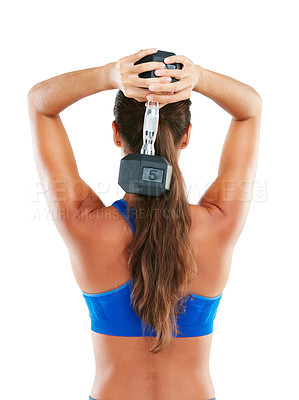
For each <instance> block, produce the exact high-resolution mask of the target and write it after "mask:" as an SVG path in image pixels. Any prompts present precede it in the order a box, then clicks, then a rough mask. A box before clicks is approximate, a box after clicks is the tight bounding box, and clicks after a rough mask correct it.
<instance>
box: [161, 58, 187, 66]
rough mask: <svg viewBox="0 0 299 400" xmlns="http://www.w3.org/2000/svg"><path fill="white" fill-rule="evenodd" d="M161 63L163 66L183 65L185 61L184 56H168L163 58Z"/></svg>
mask: <svg viewBox="0 0 299 400" xmlns="http://www.w3.org/2000/svg"><path fill="white" fill-rule="evenodd" d="M163 61H164V63H165V64H174V63H181V64H183V65H185V64H186V61H187V59H186V57H185V56H170V57H166V58H164V60H163Z"/></svg>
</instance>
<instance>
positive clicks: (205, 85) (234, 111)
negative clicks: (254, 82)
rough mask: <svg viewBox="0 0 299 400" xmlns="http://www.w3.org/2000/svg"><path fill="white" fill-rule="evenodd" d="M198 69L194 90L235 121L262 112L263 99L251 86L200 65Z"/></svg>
mask: <svg viewBox="0 0 299 400" xmlns="http://www.w3.org/2000/svg"><path fill="white" fill-rule="evenodd" d="M196 68H197V70H198V77H199V78H198V81H197V84H196V85H195V86H194V88H193V90H194V91H196V92H198V93H201V94H203V95H204V96H207V97H209V98H210V99H212V100H213V101H214V102H215V103H217V104H218V105H219V106H220V107H222V108H223V109H224V110H225V111H227V112H228V113H229V114H230V115H231V116H232V117H233V118H234V119H236V120H244V119H248V118H251V117H253V116H255V115H256V114H257V113H258V112H259V111H260V108H261V98H260V96H259V94H258V93H257V91H256V90H255V89H253V88H252V87H251V86H248V85H246V84H245V83H242V82H240V81H237V80H236V79H233V78H230V77H229V76H226V75H221V74H218V73H217V72H213V71H209V70H207V69H204V68H202V67H200V66H198V65H197V66H196Z"/></svg>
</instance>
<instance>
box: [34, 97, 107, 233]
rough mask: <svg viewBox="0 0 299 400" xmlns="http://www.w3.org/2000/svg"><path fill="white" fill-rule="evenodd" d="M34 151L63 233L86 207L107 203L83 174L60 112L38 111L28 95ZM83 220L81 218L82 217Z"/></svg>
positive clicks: (54, 216) (48, 199)
mask: <svg viewBox="0 0 299 400" xmlns="http://www.w3.org/2000/svg"><path fill="white" fill-rule="evenodd" d="M28 111H29V115H30V123H31V130H32V142H33V151H34V157H35V162H36V167H37V171H38V175H39V178H40V182H41V184H42V186H43V190H44V193H45V197H46V200H47V204H48V207H49V211H50V213H51V215H52V217H53V219H54V222H55V224H56V226H57V228H58V230H59V231H60V233H61V234H62V236H63V237H64V239H67V235H69V234H70V232H71V229H70V228H73V227H74V226H75V224H77V223H78V220H80V219H79V218H78V217H79V216H80V214H81V213H82V212H83V211H87V214H88V212H89V211H91V210H92V209H95V208H100V207H104V204H103V202H102V201H101V200H100V198H99V197H98V196H97V194H96V193H95V192H94V191H93V190H92V189H91V188H90V187H89V186H88V185H87V184H86V183H85V182H84V181H83V180H82V179H81V178H80V176H79V172H78V169H77V164H76V160H75V157H74V154H73V151H72V147H71V144H70V141H69V138H68V136H67V133H66V131H65V128H64V126H63V123H62V121H61V118H60V116H59V115H57V116H47V115H44V114H42V113H39V112H37V111H36V109H35V108H34V104H33V103H31V100H30V95H28ZM81 220H82V219H81Z"/></svg>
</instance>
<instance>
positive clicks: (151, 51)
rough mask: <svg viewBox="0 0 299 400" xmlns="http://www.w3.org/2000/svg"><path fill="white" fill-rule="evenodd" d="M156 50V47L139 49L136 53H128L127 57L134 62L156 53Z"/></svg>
mask: <svg viewBox="0 0 299 400" xmlns="http://www.w3.org/2000/svg"><path fill="white" fill-rule="evenodd" d="M157 51H158V49H156V48H150V49H145V50H140V51H138V52H137V53H134V54H132V55H130V56H129V57H128V59H129V60H130V61H132V62H133V63H134V62H135V61H137V60H140V59H141V58H143V57H145V56H147V55H149V54H154V53H157Z"/></svg>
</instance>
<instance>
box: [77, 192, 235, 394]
mask: <svg viewBox="0 0 299 400" xmlns="http://www.w3.org/2000/svg"><path fill="white" fill-rule="evenodd" d="M128 198H129V195H126V196H125V199H128ZM127 201H128V203H129V204H130V200H127ZM190 213H191V221H192V225H191V232H190V235H191V242H192V246H193V249H194V255H195V258H196V261H197V274H196V275H195V278H194V279H193V281H192V282H191V284H190V288H189V290H190V292H191V293H195V294H198V295H202V296H207V297H214V296H218V295H219V294H220V293H222V291H223V289H224V287H225V285H226V282H227V279H228V275H229V270H230V264H231V251H230V249H225V246H227V245H225V244H221V243H220V242H221V234H222V232H221V230H220V231H219V226H221V224H219V223H217V216H216V215H214V214H213V213H212V214H211V213H210V212H209V211H208V210H207V209H206V208H205V207H201V206H195V205H190ZM217 227H218V228H217ZM132 235H133V233H132V232H131V230H130V229H129V227H128V225H127V223H126V222H125V220H124V219H123V218H122V216H121V215H120V214H119V213H118V211H117V210H116V209H115V208H114V207H105V208H101V209H100V210H95V211H94V212H93V218H89V222H87V223H86V224H85V226H84V228H82V230H81V231H80V235H77V240H78V241H79V243H77V245H76V246H74V248H75V249H76V252H75V253H76V254H71V260H72V267H73V271H74V274H75V277H76V280H77V282H78V285H79V287H80V289H81V290H82V291H84V292H86V293H100V292H105V291H108V290H111V289H114V288H116V287H118V286H121V285H122V284H124V283H125V282H127V281H128V280H129V279H130V274H129V271H128V259H127V257H126V256H125V254H124V253H123V250H124V248H125V246H126V245H127V242H128V241H130V240H131V239H132ZM91 334H92V341H93V347H94V356H95V364H96V376H95V380H94V384H93V388H92V391H91V396H92V397H94V398H95V399H98V400H102V399H103V400H106V399H107V400H110V399H114V398H115V399H116V398H121V396H123V394H124V393H127V394H130V400H131V399H132V400H141V399H142V400H144V399H148V400H154V399H155V400H168V399H169V398H171V399H172V400H176V399H180V400H184V399H186V400H187V399H188V400H189V399H191V398H192V399H193V398H194V399H198V400H200V399H211V398H213V397H214V388H213V384H212V381H211V378H210V373H209V356H210V348H211V341H212V334H209V335H205V336H199V337H188V338H175V339H173V341H172V343H171V344H170V346H169V347H167V348H166V349H164V350H163V351H162V352H160V353H157V354H151V353H149V352H148V349H149V347H150V345H151V343H152V341H153V340H154V339H152V338H150V337H147V338H143V337H121V336H110V335H103V334H99V333H96V332H93V331H92V332H91Z"/></svg>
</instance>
